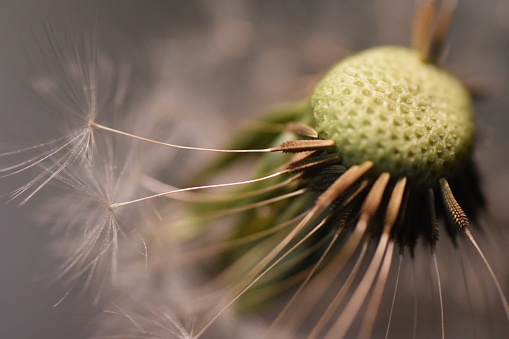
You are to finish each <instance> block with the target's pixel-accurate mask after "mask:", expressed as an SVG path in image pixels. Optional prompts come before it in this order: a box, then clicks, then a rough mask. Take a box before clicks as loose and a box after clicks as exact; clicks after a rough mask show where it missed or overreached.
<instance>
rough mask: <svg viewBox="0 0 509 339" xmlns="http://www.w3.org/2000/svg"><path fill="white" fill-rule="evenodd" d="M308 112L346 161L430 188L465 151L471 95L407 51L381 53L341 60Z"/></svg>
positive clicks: (469, 144)
mask: <svg viewBox="0 0 509 339" xmlns="http://www.w3.org/2000/svg"><path fill="white" fill-rule="evenodd" d="M312 106H313V112H314V117H315V119H316V128H317V129H318V131H319V132H320V133H321V136H322V137H323V138H325V139H328V138H332V139H333V140H334V141H335V142H336V145H337V149H338V152H339V153H340V154H341V155H342V157H343V158H344V160H345V163H346V164H361V163H363V162H364V161H366V160H372V161H374V162H375V168H376V171H377V172H378V173H379V174H380V173H382V172H384V171H388V172H390V173H391V174H392V175H395V176H407V177H412V178H413V179H414V180H416V181H417V182H418V183H419V184H423V185H430V184H431V183H433V182H435V181H436V180H437V179H438V178H439V177H441V176H447V175H450V174H451V171H453V170H455V169H457V168H458V166H459V165H460V164H462V163H463V162H464V161H465V158H466V157H467V155H468V154H469V152H470V150H471V149H472V145H473V139H474V122H473V113H472V103H471V99H470V95H469V94H468V93H467V91H466V89H465V88H464V87H463V85H461V84H460V83H459V82H458V81H457V80H455V79H454V78H453V77H452V76H450V75H448V74H446V73H445V72H444V71H441V70H439V69H437V67H436V66H434V65H429V64H426V63H425V62H424V61H422V60H421V58H420V55H419V54H418V52H416V51H413V50H408V49H403V48H396V47H382V48H377V49H370V50H368V51H364V52H363V53H360V54H357V55H355V56H352V57H350V58H347V59H345V60H343V61H341V62H340V63H339V64H338V65H337V66H336V67H334V68H333V69H332V70H331V71H330V72H329V73H328V74H327V75H326V76H325V78H324V79H323V80H321V82H320V83H319V84H318V86H317V88H316V90H315V92H314V94H313V97H312ZM423 177H424V179H422V178H423ZM422 180H424V182H419V181H422Z"/></svg>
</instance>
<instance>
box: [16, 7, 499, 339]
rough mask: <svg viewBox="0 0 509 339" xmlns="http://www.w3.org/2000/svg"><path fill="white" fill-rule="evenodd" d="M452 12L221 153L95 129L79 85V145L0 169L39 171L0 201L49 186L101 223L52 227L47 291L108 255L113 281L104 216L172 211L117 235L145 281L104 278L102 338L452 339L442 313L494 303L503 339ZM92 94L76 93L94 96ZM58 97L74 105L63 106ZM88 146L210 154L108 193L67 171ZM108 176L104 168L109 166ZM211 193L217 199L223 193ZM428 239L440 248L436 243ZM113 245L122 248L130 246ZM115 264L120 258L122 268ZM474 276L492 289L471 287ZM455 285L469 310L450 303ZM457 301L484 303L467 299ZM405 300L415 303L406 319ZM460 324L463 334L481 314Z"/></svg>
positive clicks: (437, 11) (112, 226)
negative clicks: (455, 67)
mask: <svg viewBox="0 0 509 339" xmlns="http://www.w3.org/2000/svg"><path fill="white" fill-rule="evenodd" d="M455 5H456V4H455V3H454V2H453V1H444V2H443V3H441V4H440V7H439V6H437V2H436V1H431V0H430V1H423V2H422V3H420V2H419V6H418V11H417V14H416V18H415V20H414V27H413V32H412V33H413V34H412V43H413V46H412V47H413V48H412V49H409V48H405V47H395V46H389V47H377V48H371V49H368V50H366V51H363V52H360V53H357V54H354V55H352V56H350V57H348V58H346V59H344V60H343V61H340V62H339V63H338V64H337V65H336V66H334V67H333V68H332V69H331V70H330V71H329V72H328V73H327V74H326V75H325V76H324V77H323V78H322V80H320V82H319V83H318V84H317V85H316V87H315V88H314V89H313V91H312V94H311V96H310V97H309V98H308V99H306V100H305V101H303V102H301V103H298V104H296V105H294V106H291V107H289V108H286V109H283V110H281V111H280V112H272V113H271V114H270V115H267V116H265V117H262V119H261V120H262V121H261V122H260V123H258V124H257V126H256V127H257V128H252V129H250V130H246V131H242V132H241V139H240V140H238V142H237V143H236V144H234V145H233V146H232V147H231V148H224V149H217V148H213V147H207V145H205V147H198V146H186V145H184V144H179V143H177V142H167V141H166V140H162V139H159V140H158V139H157V138H152V137H148V136H147V135H149V134H148V133H147V134H144V133H136V132H135V131H133V132H132V131H130V130H129V129H121V128H117V127H116V126H114V125H111V126H110V125H107V124H103V123H100V122H98V121H96V120H97V119H96V118H97V117H96V115H95V112H96V111H97V104H96V100H95V99H94V97H95V93H96V92H97V89H96V87H94V85H90V86H89V87H90V88H89V89H87V90H86V91H85V92H84V93H85V97H86V98H87V101H86V103H87V104H85V105H84V103H83V102H81V101H80V100H79V96H77V95H75V94H72V95H67V96H68V97H69V98H71V99H73V98H74V99H76V100H70V101H75V102H73V104H75V103H76V102H78V103H79V104H80V105H81V106H84V107H90V108H93V109H91V111H93V112H94V114H93V116H91V118H90V116H89V115H87V114H89V111H88V110H87V111H86V113H85V114H83V112H79V114H78V116H80V117H81V118H84V121H86V123H85V124H82V125H80V126H81V127H80V128H78V130H77V131H78V132H73V133H72V134H69V135H66V136H64V137H62V138H58V139H55V140H54V141H50V142H49V143H46V144H43V145H41V146H40V147H41V148H46V147H50V151H47V152H45V153H43V154H42V155H39V156H36V157H33V158H31V159H29V160H27V161H25V162H23V163H21V164H18V165H16V166H13V167H10V168H7V169H6V172H8V173H9V174H14V173H19V172H20V171H25V170H28V169H31V168H33V167H40V166H42V167H43V169H44V172H43V174H41V175H40V176H38V177H36V178H35V179H34V180H33V181H31V182H30V183H29V184H27V186H24V187H22V188H20V190H18V191H16V192H14V194H15V196H18V195H20V194H24V193H25V192H26V191H27V190H29V189H31V188H32V187H33V186H34V185H35V186H36V188H35V189H34V190H33V191H32V192H31V193H30V194H29V196H28V198H27V199H29V198H31V197H32V196H33V194H35V193H36V192H37V191H39V190H40V189H41V188H42V187H43V186H44V185H45V184H46V183H47V182H48V181H50V180H54V179H58V180H59V181H60V182H64V183H65V184H66V185H67V186H69V187H71V188H73V189H74V190H75V191H77V192H81V193H84V194H85V195H86V196H88V197H89V198H90V201H92V202H93V203H94V204H98V205H100V206H99V207H98V208H97V209H95V207H96V206H95V205H94V208H93V209H89V210H88V212H86V214H87V215H86V216H85V215H83V206H79V208H78V210H77V212H76V213H70V211H72V210H73V209H69V210H70V211H67V212H66V213H67V214H66V215H67V217H69V216H72V218H71V220H69V218H67V219H66V218H64V219H63V224H66V225H71V226H72V228H76V227H75V225H76V224H78V223H80V224H81V225H82V229H83V230H84V236H83V237H81V238H80V239H78V241H77V242H76V244H77V245H76V246H74V243H73V242H72V241H67V244H68V246H70V247H76V249H77V250H75V251H74V254H72V255H71V256H70V257H69V259H68V260H66V261H65V262H64V263H63V269H62V270H61V274H60V275H59V278H63V277H65V276H70V280H71V281H76V279H77V278H79V277H80V276H82V275H84V274H85V273H87V272H89V273H90V274H89V277H92V276H93V275H96V272H95V271H96V270H97V267H98V266H99V265H101V262H102V261H103V259H104V257H105V256H106V253H110V254H111V257H110V258H111V260H110V262H109V264H108V265H107V267H108V268H109V269H110V270H111V271H112V272H113V274H114V275H117V273H118V272H116V271H117V270H119V269H118V266H117V265H118V263H117V262H118V258H117V257H118V256H119V248H120V245H119V242H120V240H119V234H120V233H122V232H124V233H125V232H126V231H125V228H124V226H123V225H122V224H121V223H120V222H119V220H118V215H117V213H120V212H121V211H122V212H123V211H129V210H130V209H132V208H136V206H140V205H142V204H145V203H147V202H148V201H151V202H155V201H157V200H160V201H161V203H163V202H164V203H166V202H168V201H167V200H165V199H162V198H169V199H171V201H170V202H169V208H168V209H169V212H168V213H169V214H172V216H173V215H177V216H176V217H174V218H173V220H172V221H173V222H171V223H169V222H168V223H166V222H165V223H162V225H161V226H159V227H157V228H150V229H147V228H146V227H139V229H136V228H132V229H135V232H136V233H138V232H140V233H141V238H142V239H143V241H144V245H143V246H144V251H143V253H142V254H143V255H142V257H143V259H144V269H141V270H140V269H134V268H133V267H131V269H132V272H136V274H138V273H140V272H142V273H143V274H145V276H144V277H143V278H139V277H137V278H139V279H134V278H133V274H132V273H131V275H129V273H126V271H124V270H129V268H125V267H124V269H123V270H119V271H122V272H120V273H119V274H120V275H122V274H125V275H124V276H123V278H121V279H120V280H123V279H124V278H125V280H126V282H125V285H124V286H118V285H117V286H107V287H104V288H105V289H106V290H107V291H108V292H109V293H111V294H116V293H118V291H124V293H121V294H123V295H120V296H118V298H116V300H117V301H118V304H121V306H116V305H117V301H116V302H115V304H114V307H115V309H114V311H112V312H109V313H108V314H109V315H117V316H120V319H122V320H120V321H118V320H117V321H115V320H113V321H110V322H106V326H105V327H104V328H102V329H101V330H100V332H101V333H115V335H116V336H117V337H118V336H120V337H133V338H135V337H153V338H159V337H160V338H163V337H178V338H191V337H192V338H198V337H207V336H208V337H214V336H218V335H224V333H225V332H224V324H225V319H228V320H229V319H230V317H233V318H235V320H236V321H237V320H238V318H237V315H233V314H235V313H237V312H238V313H240V314H253V313H255V314H257V313H256V311H260V310H261V311H260V312H261V313H263V312H264V311H265V312H268V313H269V317H268V318H269V320H265V321H264V322H263V321H262V324H263V325H262V326H260V327H262V328H259V327H257V336H259V335H265V336H267V337H269V336H277V337H284V336H287V337H292V338H293V337H310V338H321V337H326V338H337V337H340V338H343V337H352V336H357V337H359V338H369V337H373V336H374V335H375V333H376V334H377V335H378V333H380V335H383V334H385V337H391V336H392V335H395V334H394V333H395V332H396V327H397V325H400V323H408V324H411V329H410V331H411V333H409V332H408V331H407V333H406V334H403V335H406V336H409V337H410V336H413V337H417V336H418V334H420V333H421V332H423V333H425V334H426V335H427V334H429V335H431V336H438V337H442V338H444V337H445V336H448V335H449V333H450V330H449V328H448V321H447V319H448V315H449V314H450V313H448V309H449V307H450V305H451V304H454V303H455V302H456V303H458V304H459V307H460V308H464V303H465V301H464V300H465V299H468V304H469V305H472V304H473V303H475V302H479V299H483V297H485V296H489V297H491V298H494V296H495V298H496V300H497V303H498V307H499V308H501V309H503V314H504V315H505V318H506V319H505V320H504V322H503V324H502V325H499V324H497V327H496V329H495V332H497V333H498V331H499V329H500V328H507V327H508V325H509V305H508V302H507V299H506V297H505V295H504V290H503V287H502V284H501V280H500V281H499V279H501V278H502V277H499V276H497V274H496V272H495V270H494V268H493V267H492V266H491V264H490V260H488V258H487V257H486V256H485V254H484V252H483V249H482V247H481V246H479V244H478V242H477V235H475V236H474V234H475V233H476V228H478V229H481V227H480V223H479V222H478V221H479V214H480V211H481V210H482V209H483V208H484V207H485V206H484V199H483V197H482V194H481V192H480V189H479V182H478V178H477V175H476V168H475V164H474V162H473V160H472V150H473V144H474V139H475V125H474V118H473V110H472V97H473V93H470V92H469V91H468V89H467V88H466V87H465V86H464V85H463V84H462V83H461V82H459V81H458V80H457V79H456V78H455V77H454V76H453V75H451V74H449V73H448V72H446V71H445V70H444V68H443V66H442V61H443V58H444V57H445V51H446V44H445V42H446V37H447V34H448V31H449V26H450V22H451V18H452V15H453V12H454V8H455ZM63 60H64V59H61V60H60V64H64V61H63ZM92 68H94V69H95V66H94V67H92ZM78 70H79V69H78ZM78 73H79V72H78ZM93 78H94V77H92V79H90V78H89V79H88V82H87V81H85V83H94V81H91V80H93ZM82 80H83V79H82ZM70 89H71V93H74V92H72V91H74V90H75V89H76V88H75V87H72V86H71V87H70ZM63 93H64V94H65V93H67V92H65V91H64V92H63ZM99 133H100V134H101V135H105V136H107V138H120V139H122V140H126V142H127V140H129V144H131V145H132V144H135V145H140V144H144V145H145V146H146V147H149V146H151V147H154V148H159V149H164V150H165V151H167V152H170V151H172V150H173V151H176V150H183V151H198V153H199V152H202V153H203V152H206V153H212V152H214V153H223V154H222V157H220V158H219V159H218V160H217V162H216V163H213V164H212V165H210V166H209V167H205V168H202V169H201V171H200V172H199V174H198V175H197V176H196V178H193V180H190V181H192V185H188V186H184V187H177V186H175V185H173V184H168V183H166V182H164V181H162V180H158V179H157V178H156V177H152V176H151V175H150V173H145V172H146V171H145V168H143V169H140V168H137V167H136V166H133V167H134V168H129V169H128V171H129V172H130V173H131V174H132V173H135V175H134V176H135V177H136V178H133V176H128V178H127V179H125V178H124V179H120V178H118V180H117V179H116V178H112V175H111V173H110V174H107V173H106V174H105V173H98V171H97V163H94V162H92V161H88V162H87V163H86V164H85V165H82V164H81V163H80V165H82V167H83V168H81V169H75V168H74V166H72V167H71V164H75V163H77V162H79V161H78V159H95V158H97V155H96V153H100V152H98V151H99V149H98V148H97V144H96V140H94V138H96V137H97V136H98V135H99ZM54 145H57V146H54ZM51 147H53V148H51ZM30 150H31V149H27V151H30ZM7 155H8V154H7ZM248 155H250V156H251V157H253V158H255V159H256V160H255V161H256V169H255V170H254V176H253V177H250V178H245V177H244V179H239V180H230V181H227V182H225V181H216V183H209V182H208V181H209V180H210V179H215V178H216V177H220V176H221V174H222V173H223V172H224V171H227V170H229V169H231V168H233V167H235V166H237V165H238V164H239V163H242V162H243V161H244V159H246V158H247V156H248ZM99 158H100V157H99ZM110 160H111V161H113V157H112V156H111V154H110ZM136 161H138V159H137V160H133V161H132V163H135V162H136ZM48 163H49V165H48ZM115 163H118V162H115ZM92 165H93V166H92ZM107 168H109V169H110V170H111V169H112V168H113V166H112V165H111V163H110V165H109V166H107ZM110 172H115V171H110ZM200 173H201V174H200ZM81 175H85V178H82V177H81ZM41 181H42V184H40V182H41ZM217 182H220V183H217ZM125 183H128V185H127V186H124V185H125ZM138 185H139V186H138ZM137 187H138V188H139V187H141V188H145V189H146V190H148V191H149V192H150V193H148V194H146V192H140V191H142V190H138V189H136V188H137ZM225 188H230V189H231V191H227V192H226V193H223V192H222V191H221V190H220V189H223V190H224V189H225ZM124 190H125V191H124ZM119 191H122V193H121V194H118V192H119ZM209 191H213V192H214V193H210V192H209ZM140 193H143V195H138V194H140ZM134 195H136V196H134ZM179 202H180V203H184V204H185V205H186V207H187V209H186V210H185V211H182V210H181V206H182V205H181V204H180V205H179V204H177V203H179ZM90 211H93V213H90ZM96 212H97V213H96ZM175 219H177V220H176V221H175ZM77 220H79V221H77ZM84 220H85V221H84ZM471 222H472V224H473V226H472V225H471ZM488 227H489V226H483V227H482V229H483V230H485V229H488ZM443 234H446V235H447V236H448V238H449V239H447V237H443V236H442V238H446V239H440V241H439V236H441V235H443ZM126 235H127V234H126ZM125 238H127V240H126V242H127V243H129V241H133V238H134V237H132V236H131V237H130V236H126V237H125ZM420 242H422V243H424V246H423V247H425V250H423V249H422V247H420V245H419V243H420ZM462 242H470V243H471V250H472V252H473V253H475V254H476V256H475V258H476V259H473V256H472V257H468V258H464V257H463V252H459V246H463V243H462ZM123 248H125V247H123ZM132 248H134V246H131V249H132ZM444 248H445V249H452V250H457V251H458V253H460V254H459V256H460V262H461V272H460V273H461V278H460V277H459V276H458V277H451V276H452V275H453V273H451V272H447V271H449V268H450V267H451V266H454V265H453V264H451V263H447V261H446V260H445V259H446V258H444V257H446V255H445V253H447V250H446V251H443V249H444ZM136 251H137V249H135V251H134V252H136ZM66 253H67V252H66ZM122 253H123V254H124V255H126V256H128V253H129V251H128V250H125V252H122ZM465 253H466V252H465ZM131 254H132V253H131ZM138 254H139V253H138ZM138 257H140V256H138ZM396 257H397V258H398V259H399V260H395V258H396ZM465 257H467V255H466V254H465ZM124 259H125V258H124ZM472 259H473V260H472ZM126 260H127V261H128V262H129V258H128V259H126ZM474 260H477V261H478V262H481V263H482V268H483V270H484V271H486V272H487V274H486V276H488V277H489V279H486V277H485V276H483V277H482V278H479V280H477V281H476V280H475V279H477V278H475V277H479V275H476V272H475V271H476V270H477V267H476V266H475V265H474V263H473V262H474ZM396 262H397V264H396V265H397V266H396V267H397V272H394V271H395V263H396ZM124 264H125V263H124ZM446 265H448V266H446ZM126 266H127V265H126ZM188 266H190V267H191V268H190V267H188ZM458 266H460V265H458ZM182 271H186V273H188V272H187V271H192V275H193V276H192V277H191V278H189V281H187V282H186V284H185V285H186V286H181V285H179V286H178V288H176V287H175V286H173V287H170V288H168V287H167V285H166V283H167V282H168V280H172V278H174V276H175V275H178V274H179V273H181V272H182ZM168 272H170V273H168ZM198 272H199V273H198ZM486 272H485V273H486ZM126 277H127V278H126ZM473 277H474V278H473ZM172 281H173V280H172ZM458 282H459V284H461V283H463V284H464V288H465V290H466V292H467V298H463V300H461V298H457V299H458V300H451V298H450V295H453V294H454V291H453V292H451V290H454V289H455V287H456V286H455V284H457V283H458ZM89 284H92V282H91V278H89V279H88V281H86V282H85V285H89ZM120 285H122V283H121V284H120ZM138 285H140V286H138ZM412 285H413V288H412V287H411V288H407V289H403V288H402V286H412ZM472 286H476V287H481V288H482V289H484V290H485V291H483V292H480V293H473V291H472V290H473V287H472ZM102 287H103V286H102V285H101V284H99V287H97V289H99V290H100V289H101V288H102ZM134 287H136V288H139V289H140V290H144V291H152V290H155V291H157V292H153V295H161V296H165V297H167V298H161V300H157V298H156V300H153V299H150V298H146V299H145V298H144V296H143V295H142V297H141V298H139V297H137V298H136V299H135V300H134V301H133V300H131V299H132V298H126V297H125V294H126V293H125V291H129V290H130V289H131V288H134ZM390 287H393V288H392V289H391V288H390ZM136 290H137V289H136ZM408 290H412V291H413V295H412V296H411V297H410V299H411V301H410V302H408V295H405V293H408ZM147 293H148V292H147ZM180 293H181V294H183V295H184V294H185V297H184V296H181V295H179V294H180ZM483 294H484V295H483ZM387 296H389V298H387ZM412 298H413V299H412ZM129 300H130V301H129ZM175 300H178V301H180V302H181V304H179V305H176V304H175ZM279 300H283V302H282V303H280V302H278V301H279ZM123 302H125V304H124V303H123ZM145 302H146V304H145ZM142 303H143V305H142ZM486 303H489V302H488V301H487V302H486ZM105 304H106V305H109V306H110V307H111V304H108V301H106V303H105ZM182 304H185V308H186V309H185V310H182V308H183V306H182ZM281 304H283V305H281ZM103 305H104V304H103ZM137 305H140V307H139V308H138V307H137ZM146 305H148V306H146ZM154 305H157V307H155V306H154ZM409 305H411V306H409ZM152 306H154V307H152ZM271 306H272V307H271ZM467 307H468V308H469V312H470V313H471V314H472V318H475V316H476V315H479V314H480V313H481V311H479V310H476V309H474V307H473V306H467ZM401 308H404V312H402V311H401ZM106 309H108V307H106ZM267 310H268V311H267ZM410 310H411V311H410ZM274 315H275V316H274ZM428 316H429V317H430V318H429V319H427V317H428ZM479 323H480V324H482V326H485V324H484V323H483V322H482V321H481V320H479ZM189 324H191V325H189ZM124 326H125V327H127V329H125V330H124V329H122V328H120V327H124ZM485 327H489V325H488V326H485ZM228 330H230V329H228V328H227V331H228ZM426 331H429V332H426ZM502 331H503V330H502ZM218 333H221V334H218ZM229 333H230V335H232V334H233V333H235V334H233V336H235V335H237V334H238V333H241V332H233V331H231V332H229ZM475 335H476V334H475V333H474V335H473V336H475Z"/></svg>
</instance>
